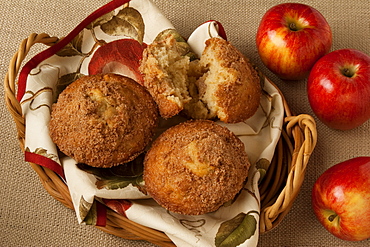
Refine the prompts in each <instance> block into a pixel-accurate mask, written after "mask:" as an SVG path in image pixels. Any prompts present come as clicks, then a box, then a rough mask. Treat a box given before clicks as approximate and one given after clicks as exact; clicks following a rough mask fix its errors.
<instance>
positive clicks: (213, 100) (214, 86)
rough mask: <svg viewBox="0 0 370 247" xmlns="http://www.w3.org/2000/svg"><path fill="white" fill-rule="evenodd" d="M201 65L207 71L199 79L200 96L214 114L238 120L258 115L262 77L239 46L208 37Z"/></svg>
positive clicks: (232, 121)
mask: <svg viewBox="0 0 370 247" xmlns="http://www.w3.org/2000/svg"><path fill="white" fill-rule="evenodd" d="M200 66H201V67H202V68H203V70H207V72H206V73H205V74H204V75H203V76H202V78H200V79H199V80H198V82H197V83H198V88H199V95H200V96H199V98H200V100H201V101H202V102H205V103H206V104H207V107H208V109H209V110H210V115H211V116H213V115H214V116H217V117H218V118H219V119H220V120H221V121H223V122H226V123H237V122H242V121H245V120H247V119H248V118H250V117H251V116H253V115H254V113H255V112H256V111H257V108H258V106H259V103H260V97H261V86H260V80H259V77H258V74H257V72H256V70H255V69H254V68H253V67H252V65H251V64H250V62H249V60H248V59H247V58H246V57H245V56H244V55H243V54H242V53H241V52H240V51H239V50H238V49H237V48H236V47H235V46H233V45H232V44H231V43H230V42H228V41H226V40H224V39H220V38H211V39H208V40H207V41H206V47H205V49H204V51H203V53H202V56H201V59H200ZM190 112H191V114H190V115H192V114H196V113H194V112H192V111H191V110H190Z"/></svg>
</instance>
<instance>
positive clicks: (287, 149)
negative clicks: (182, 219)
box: [4, 33, 317, 246]
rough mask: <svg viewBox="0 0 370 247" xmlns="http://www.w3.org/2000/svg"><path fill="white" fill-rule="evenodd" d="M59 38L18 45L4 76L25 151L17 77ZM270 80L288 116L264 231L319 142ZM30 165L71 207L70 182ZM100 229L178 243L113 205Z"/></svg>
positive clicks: (265, 203)
mask: <svg viewBox="0 0 370 247" xmlns="http://www.w3.org/2000/svg"><path fill="white" fill-rule="evenodd" d="M58 41H59V38H57V37H51V36H49V35H48V34H46V33H41V34H36V33H32V34H31V35H30V36H29V37H28V38H26V39H24V40H23V41H22V42H21V43H20V45H19V47H18V50H17V52H16V53H15V54H14V55H13V57H12V59H11V60H10V62H9V68H8V72H7V74H6V76H5V79H4V89H5V101H6V105H7V108H8V110H9V112H10V114H11V115H12V117H13V120H14V122H15V124H16V129H17V139H18V141H19V145H20V148H21V150H22V151H24V138H25V120H24V118H23V115H22V109H21V106H20V103H19V101H18V100H17V98H16V87H17V80H16V79H17V77H18V74H19V72H20V69H21V65H22V62H23V61H24V60H25V59H26V56H27V54H28V53H29V51H30V49H31V48H32V47H33V46H34V45H35V44H37V43H41V44H44V45H47V46H52V45H54V44H56V43H57V42H58ZM266 79H267V80H269V79H268V78H266ZM269 82H270V83H271V84H272V85H273V86H274V87H275V88H276V89H277V90H278V92H279V93H280V95H281V96H282V99H283V104H284V110H285V118H284V125H283V129H282V135H281V137H280V140H279V142H278V145H277V147H276V150H275V155H274V158H273V160H272V162H271V165H270V168H269V169H268V171H267V173H266V175H265V178H264V179H263V181H262V182H261V184H260V185H259V189H260V194H261V212H260V229H259V230H260V233H266V232H268V231H270V230H272V229H274V228H275V227H276V226H277V225H278V224H279V223H280V222H281V221H282V220H283V219H284V217H285V216H286V214H287V213H288V212H289V210H290V209H291V207H292V205H293V202H294V200H295V199H296V197H297V195H298V193H299V191H300V188H301V185H302V183H303V180H304V176H305V171H306V167H307V163H308V161H309V158H310V156H311V154H312V152H313V150H314V148H315V146H316V142H317V130H316V123H315V121H314V119H313V118H312V117H311V116H310V115H307V114H301V115H298V116H296V115H294V114H293V113H292V112H291V110H290V108H289V105H288V103H287V101H286V99H285V97H284V95H283V93H282V92H281V90H280V89H279V88H278V87H277V86H276V85H275V84H274V83H273V82H272V81H271V80H269ZM30 165H31V167H32V169H33V170H34V171H35V172H36V173H37V174H38V176H39V178H40V181H41V183H42V184H43V186H44V188H45V189H46V191H47V192H48V193H49V194H50V195H51V196H53V197H54V198H55V199H56V200H58V201H60V202H61V203H62V204H63V205H64V206H66V207H67V208H70V209H72V210H73V203H72V199H71V196H70V194H69V190H68V186H67V185H66V184H65V183H64V181H63V180H62V179H61V178H60V177H59V176H58V175H57V174H55V173H54V172H53V171H51V170H49V169H48V168H45V167H42V166H39V165H37V164H34V163H30ZM96 227H97V228H99V229H100V230H102V231H104V232H107V233H109V234H112V235H115V236H118V237H121V238H124V239H130V240H146V241H149V242H151V243H154V244H156V245H160V246H175V245H174V244H173V243H172V241H171V240H170V239H169V238H168V237H167V235H166V234H164V233H163V232H160V231H158V230H154V229H151V228H148V227H145V226H142V225H140V224H138V223H135V222H133V221H131V220H129V219H127V218H126V217H124V216H122V215H119V214H118V213H116V212H114V211H113V210H111V209H109V208H107V224H106V226H105V227H100V226H96Z"/></svg>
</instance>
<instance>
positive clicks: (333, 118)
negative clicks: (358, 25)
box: [307, 49, 370, 130]
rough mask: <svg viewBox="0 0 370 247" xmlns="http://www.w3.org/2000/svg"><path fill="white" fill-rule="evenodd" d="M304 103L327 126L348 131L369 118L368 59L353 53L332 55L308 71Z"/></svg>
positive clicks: (369, 61) (323, 58)
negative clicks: (306, 98) (308, 105)
mask: <svg viewBox="0 0 370 247" xmlns="http://www.w3.org/2000/svg"><path fill="white" fill-rule="evenodd" d="M307 93H308V99H309V102H310V105H311V108H312V110H313V111H314V113H315V114H316V116H317V117H318V118H319V119H320V120H321V121H322V122H323V123H324V124H326V125H327V126H329V127H331V128H334V129H339V130H349V129H353V128H356V127H358V126H360V125H362V124H363V123H364V122H366V121H367V120H368V119H369V118H370V56H368V55H366V54H364V53H362V52H360V51H358V50H354V49H341V50H336V51H333V52H331V53H329V54H327V55H325V56H324V57H322V58H321V59H320V60H319V61H318V62H317V63H316V64H315V65H314V67H313V68H312V70H311V73H310V76H309V78H308V82H307Z"/></svg>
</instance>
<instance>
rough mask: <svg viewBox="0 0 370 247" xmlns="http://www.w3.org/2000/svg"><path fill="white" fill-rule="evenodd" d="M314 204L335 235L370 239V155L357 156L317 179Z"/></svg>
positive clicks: (322, 219)
mask: <svg viewBox="0 0 370 247" xmlns="http://www.w3.org/2000/svg"><path fill="white" fill-rule="evenodd" d="M312 207H313V210H314V213H315V215H316V217H317V219H318V220H319V221H320V223H321V224H322V225H323V226H324V227H325V228H326V229H327V230H328V231H329V232H330V233H332V234H333V235H334V236H336V237H338V238H340V239H343V240H349V241H360V240H365V239H368V238H370V157H357V158H353V159H350V160H347V161H344V162H341V163H339V164H336V165H334V166H332V167H330V168H329V169H328V170H326V171H325V172H324V173H323V174H322V175H321V176H320V177H319V178H318V179H317V180H316V182H315V184H314V187H313V190H312Z"/></svg>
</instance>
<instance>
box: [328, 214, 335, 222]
mask: <svg viewBox="0 0 370 247" xmlns="http://www.w3.org/2000/svg"><path fill="white" fill-rule="evenodd" d="M336 217H337V215H336V214H332V215H330V216H329V217H328V220H329V221H330V222H333V220H334V219H335V218H336Z"/></svg>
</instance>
